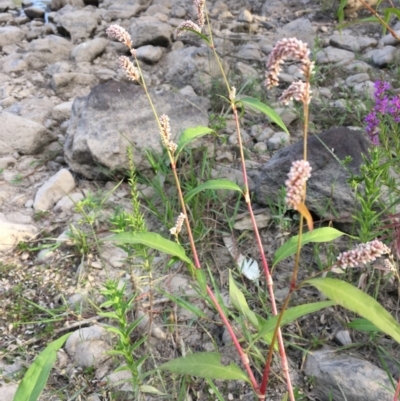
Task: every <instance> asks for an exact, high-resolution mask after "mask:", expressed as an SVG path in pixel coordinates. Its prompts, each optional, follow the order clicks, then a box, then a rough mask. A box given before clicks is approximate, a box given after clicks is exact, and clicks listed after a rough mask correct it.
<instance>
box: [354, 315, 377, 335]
mask: <svg viewBox="0 0 400 401" xmlns="http://www.w3.org/2000/svg"><path fill="white" fill-rule="evenodd" d="M346 326H347V327H348V328H349V329H353V330H358V331H365V332H367V333H377V332H380V330H379V329H378V328H377V327H376V326H375V325H374V324H372V323H371V322H370V321H369V320H367V319H364V318H362V317H361V318H358V319H353V320H352V321H351V322H350V323H348V324H347V325H346Z"/></svg>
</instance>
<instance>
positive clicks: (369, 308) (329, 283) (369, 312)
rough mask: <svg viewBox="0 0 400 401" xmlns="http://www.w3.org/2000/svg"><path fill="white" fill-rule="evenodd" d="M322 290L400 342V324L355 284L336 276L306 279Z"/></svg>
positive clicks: (330, 297)
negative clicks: (335, 277)
mask: <svg viewBox="0 0 400 401" xmlns="http://www.w3.org/2000/svg"><path fill="white" fill-rule="evenodd" d="M305 283H307V284H309V285H312V286H313V287H315V288H317V289H318V290H319V291H321V292H322V293H323V294H324V295H325V296H326V297H328V298H329V299H331V300H332V301H334V302H335V303H337V304H338V305H341V306H343V307H344V308H346V309H348V310H350V311H352V312H354V313H357V314H358V315H360V316H361V317H363V318H365V319H368V320H369V321H370V322H371V323H372V324H374V325H375V326H376V327H378V328H379V329H380V330H381V331H383V332H384V333H386V334H387V335H389V336H391V337H392V338H393V339H394V340H396V341H397V342H398V343H400V324H399V323H397V321H396V320H395V319H394V318H393V316H392V315H391V314H390V313H389V312H388V311H387V310H386V309H385V308H384V307H383V306H381V305H380V304H379V303H378V302H377V301H376V300H375V299H374V298H372V297H371V296H369V295H368V294H365V293H364V292H363V291H361V290H359V289H358V288H356V287H354V286H353V285H351V284H349V283H346V282H345V281H341V280H338V279H334V278H329V277H325V278H314V279H310V280H307V281H305Z"/></svg>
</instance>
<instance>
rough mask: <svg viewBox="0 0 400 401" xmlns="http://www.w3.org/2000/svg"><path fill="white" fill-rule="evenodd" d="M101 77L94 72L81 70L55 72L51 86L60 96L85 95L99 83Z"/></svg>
mask: <svg viewBox="0 0 400 401" xmlns="http://www.w3.org/2000/svg"><path fill="white" fill-rule="evenodd" d="M98 83H99V79H98V78H97V77H96V76H95V75H92V74H81V73H79V72H64V73H59V74H54V75H53V78H51V81H50V85H51V88H52V89H53V90H54V92H55V93H56V94H57V95H58V96H64V97H66V98H70V97H75V96H85V95H87V94H88V93H89V91H90V88H91V87H93V86H95V85H97V84H98Z"/></svg>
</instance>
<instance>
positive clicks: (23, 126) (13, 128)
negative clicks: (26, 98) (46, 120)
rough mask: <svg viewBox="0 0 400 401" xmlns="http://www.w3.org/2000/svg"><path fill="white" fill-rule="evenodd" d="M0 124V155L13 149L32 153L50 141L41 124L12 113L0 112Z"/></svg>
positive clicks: (28, 153) (6, 153) (23, 152)
mask: <svg viewBox="0 0 400 401" xmlns="http://www.w3.org/2000/svg"><path fill="white" fill-rule="evenodd" d="M0 126H1V130H0V155H7V156H8V155H10V154H12V153H13V152H15V151H17V152H18V153H20V154H23V155H33V154H36V153H39V152H40V151H41V150H43V147H44V146H45V145H47V144H48V143H49V142H50V141H51V136H50V134H49V132H48V131H47V129H46V128H45V127H44V126H43V125H42V124H39V123H37V122H35V121H32V120H28V119H27V118H23V117H20V116H16V115H15V114H12V113H7V112H4V111H3V112H0Z"/></svg>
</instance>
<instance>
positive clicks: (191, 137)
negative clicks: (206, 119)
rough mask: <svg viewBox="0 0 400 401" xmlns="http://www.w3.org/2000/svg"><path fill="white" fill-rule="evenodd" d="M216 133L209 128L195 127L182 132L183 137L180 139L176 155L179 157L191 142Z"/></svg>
mask: <svg viewBox="0 0 400 401" xmlns="http://www.w3.org/2000/svg"><path fill="white" fill-rule="evenodd" d="M212 132H214V131H213V130H212V129H211V128H208V127H195V128H187V129H185V131H183V132H182V135H181V136H180V137H179V141H178V148H177V150H176V155H178V154H179V153H180V152H181V151H182V149H183V148H184V147H185V146H186V145H188V144H189V143H190V142H193V141H195V140H196V139H198V138H200V137H202V136H204V135H207V134H210V133H212Z"/></svg>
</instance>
